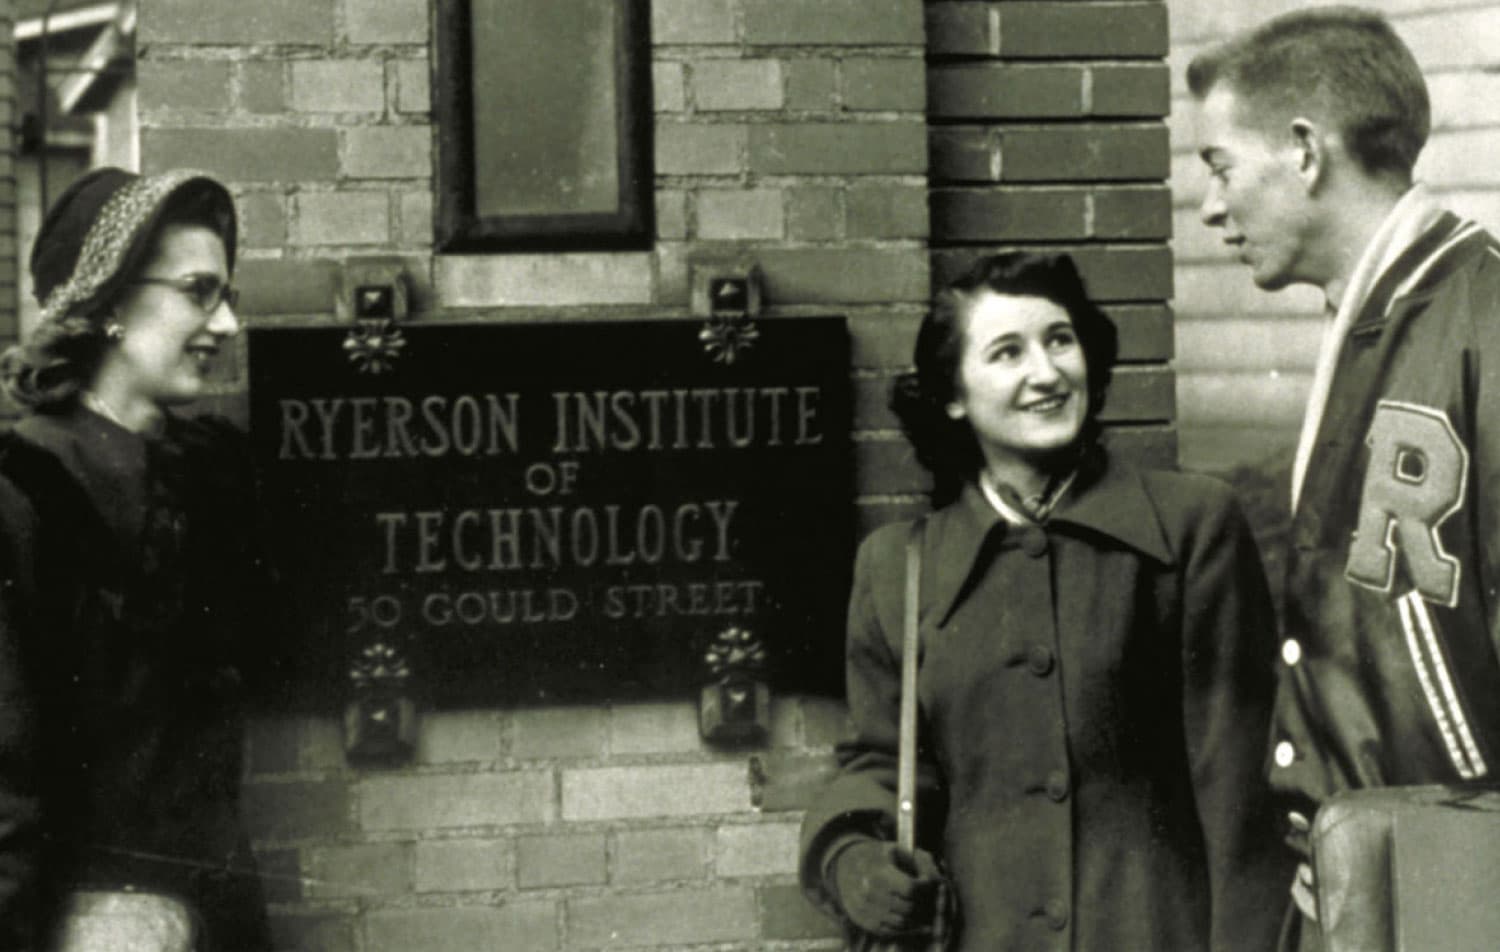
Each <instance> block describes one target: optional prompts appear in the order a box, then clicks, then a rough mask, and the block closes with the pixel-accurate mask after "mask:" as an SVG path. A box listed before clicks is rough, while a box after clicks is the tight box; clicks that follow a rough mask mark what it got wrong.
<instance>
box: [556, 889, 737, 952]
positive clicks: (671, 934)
mask: <svg viewBox="0 0 1500 952" xmlns="http://www.w3.org/2000/svg"><path fill="white" fill-rule="evenodd" d="M567 921H568V935H567V941H568V944H569V947H570V948H588V949H594V948H599V949H616V948H625V947H629V946H668V945H699V944H707V943H711V942H733V941H735V940H737V939H738V940H745V939H753V938H755V937H756V931H757V922H756V915H755V897H754V894H753V893H752V892H751V891H750V890H748V889H735V888H719V889H689V890H681V891H677V892H672V893H666V894H658V895H650V894H648V895H631V896H603V897H599V898H593V899H574V900H571V901H569V902H568V904H567Z"/></svg>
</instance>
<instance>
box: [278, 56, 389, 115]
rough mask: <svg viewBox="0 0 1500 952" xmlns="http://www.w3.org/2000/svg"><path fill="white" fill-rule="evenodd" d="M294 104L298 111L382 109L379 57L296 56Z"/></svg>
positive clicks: (292, 101) (293, 63) (381, 110)
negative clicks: (323, 58)
mask: <svg viewBox="0 0 1500 952" xmlns="http://www.w3.org/2000/svg"><path fill="white" fill-rule="evenodd" d="M291 106H292V108H293V109H295V110H297V111H298V112H376V113H378V112H383V111H384V110H385V69H384V67H383V66H381V64H380V62H379V61H378V60H294V61H293V62H292V95H291Z"/></svg>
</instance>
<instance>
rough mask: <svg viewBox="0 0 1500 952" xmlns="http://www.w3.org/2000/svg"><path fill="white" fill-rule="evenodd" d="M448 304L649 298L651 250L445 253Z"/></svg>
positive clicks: (442, 285) (442, 289)
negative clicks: (647, 252)
mask: <svg viewBox="0 0 1500 952" xmlns="http://www.w3.org/2000/svg"><path fill="white" fill-rule="evenodd" d="M436 271H437V287H438V293H439V295H440V297H441V300H442V303H443V305H445V306H447V307H494V306H521V305H569V304H649V303H651V299H652V298H651V256H650V255H649V254H536V255H505V256H503V257H500V256H485V255H463V256H454V255H447V256H444V257H441V258H438V259H437V264H436Z"/></svg>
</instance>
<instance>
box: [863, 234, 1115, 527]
mask: <svg viewBox="0 0 1500 952" xmlns="http://www.w3.org/2000/svg"><path fill="white" fill-rule="evenodd" d="M987 292H989V293H994V294H1008V295H1016V296H1022V297H1039V298H1044V299H1046V300H1048V301H1051V302H1052V303H1054V304H1056V305H1058V306H1059V307H1061V308H1062V309H1063V310H1064V311H1066V312H1067V313H1068V317H1069V319H1070V320H1071V321H1072V323H1073V332H1074V333H1075V334H1077V335H1078V343H1079V346H1080V347H1081V348H1082V349H1083V358H1084V362H1085V365H1086V367H1087V372H1088V389H1089V394H1088V400H1089V402H1088V409H1087V412H1086V414H1085V417H1084V425H1083V429H1082V432H1081V434H1080V436H1079V441H1080V443H1081V444H1092V443H1094V442H1097V440H1098V438H1099V423H1098V418H1099V411H1100V410H1101V409H1102V408H1103V406H1104V398H1105V395H1106V394H1107V393H1108V391H1109V381H1110V377H1111V375H1112V374H1113V371H1114V365H1115V359H1116V357H1117V355H1118V352H1119V338H1118V333H1117V332H1116V330H1115V325H1114V322H1113V321H1111V320H1110V319H1109V316H1108V315H1106V314H1105V313H1104V312H1103V311H1102V310H1100V309H1099V307H1098V305H1096V304H1094V302H1093V301H1091V300H1090V299H1089V296H1088V291H1087V290H1086V288H1085V287H1084V283H1083V278H1082V277H1081V276H1080V275H1079V273H1078V268H1077V267H1076V266H1075V265H1074V264H1073V259H1072V258H1071V257H1069V256H1068V255H1066V254H1056V255H1042V254H1035V253H1033V252H1026V251H1016V252H1008V253H1006V254H997V255H989V256H986V257H983V258H980V259H979V260H978V261H976V262H975V263H974V265H973V266H972V267H971V268H970V269H969V270H968V271H967V272H966V273H965V274H963V275H962V276H961V277H959V278H957V279H955V280H954V281H952V282H951V283H950V284H948V285H947V286H946V287H944V288H943V289H942V290H941V291H939V292H938V293H937V295H936V296H935V297H934V299H933V304H932V309H931V310H930V311H929V312H928V314H927V316H926V317H925V318H924V319H923V320H922V326H921V327H920V328H919V329H918V330H917V344H916V351H915V354H914V355H913V359H912V363H913V365H914V369H912V370H911V371H908V372H907V373H904V374H901V375H900V376H899V377H897V378H896V384H895V387H894V389H893V390H892V392H891V410H892V411H893V412H894V413H895V414H896V418H897V419H898V420H900V422H901V429H902V431H903V432H904V433H905V434H906V438H907V440H908V441H910V443H911V445H912V449H913V451H915V453H916V457H917V462H919V463H921V464H922V465H923V466H924V467H925V468H926V469H927V471H928V472H929V473H931V474H932V478H933V485H932V491H931V496H932V503H933V505H934V506H941V505H944V504H945V503H948V502H950V501H952V500H953V499H954V498H955V497H956V496H957V495H958V492H959V490H960V489H962V488H963V485H964V483H966V482H969V481H971V480H973V479H975V478H976V477H977V476H978V474H979V471H980V469H981V468H982V467H983V465H984V457H983V455H982V454H981V453H980V450H979V443H978V440H977V439H976V438H975V436H974V429H973V426H972V425H971V424H970V423H969V421H968V420H955V419H953V418H952V417H950V416H948V404H950V403H951V402H953V400H954V399H955V398H957V396H958V383H959V368H960V365H961V364H962V362H963V355H964V342H965V330H966V328H967V327H968V318H969V313H970V311H971V310H972V309H973V307H974V305H975V304H977V303H978V301H979V299H980V298H981V296H982V295H984V294H985V293H987Z"/></svg>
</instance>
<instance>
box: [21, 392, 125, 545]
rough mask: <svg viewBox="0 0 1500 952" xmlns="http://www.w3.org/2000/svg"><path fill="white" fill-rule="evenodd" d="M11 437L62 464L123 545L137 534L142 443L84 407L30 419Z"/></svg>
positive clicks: (35, 414)
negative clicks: (125, 540) (33, 446)
mask: <svg viewBox="0 0 1500 952" xmlns="http://www.w3.org/2000/svg"><path fill="white" fill-rule="evenodd" d="M15 433H16V435H17V436H18V437H20V438H21V439H24V440H26V441H27V442H28V443H31V444H33V445H35V446H37V447H39V448H40V449H42V450H44V451H45V452H47V453H49V454H51V455H52V456H53V457H55V458H56V459H57V460H58V462H59V463H61V464H62V466H63V468H64V469H65V470H66V471H67V472H68V473H69V474H70V475H71V476H72V477H73V479H75V480H76V481H77V482H78V485H79V487H80V488H81V489H82V490H83V492H84V495H85V496H86V497H87V498H88V499H89V501H90V503H91V504H92V505H93V507H94V509H95V511H96V512H97V513H98V514H99V516H100V517H101V518H102V519H103V520H104V522H105V524H106V525H108V526H109V528H110V531H111V532H113V533H114V534H115V535H117V536H119V537H120V538H125V539H129V538H133V537H135V536H136V535H138V534H139V533H140V531H141V527H142V525H143V523H144V519H145V511H146V494H145V483H144V479H143V475H144V473H145V471H146V465H147V464H146V459H147V445H146V439H145V438H144V437H142V436H140V435H139V434H136V433H132V432H131V431H129V430H127V429H125V428H124V427H122V426H120V425H119V424H117V423H114V422H113V421H110V420H107V419H105V418H104V417H102V416H100V415H99V414H97V413H94V412H93V411H92V410H88V409H85V408H84V407H82V406H73V407H70V408H69V409H67V410H65V411H62V412H60V413H33V414H29V415H28V416H26V417H24V418H23V419H22V420H21V421H20V422H19V423H17V424H16V427H15Z"/></svg>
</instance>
